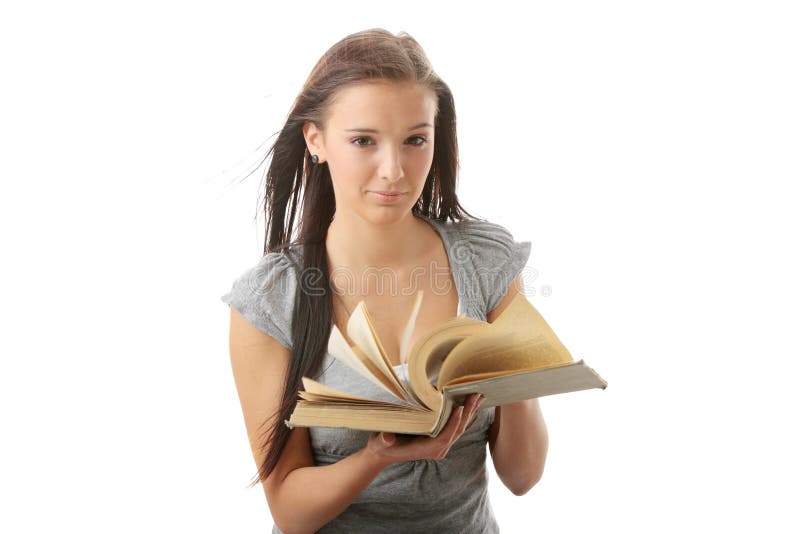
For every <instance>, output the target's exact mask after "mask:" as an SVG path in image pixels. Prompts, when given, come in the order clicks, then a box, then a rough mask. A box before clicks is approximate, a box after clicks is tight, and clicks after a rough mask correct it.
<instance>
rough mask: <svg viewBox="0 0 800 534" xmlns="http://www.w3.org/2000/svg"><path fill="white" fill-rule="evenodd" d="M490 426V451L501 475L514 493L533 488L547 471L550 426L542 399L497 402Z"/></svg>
mask: <svg viewBox="0 0 800 534" xmlns="http://www.w3.org/2000/svg"><path fill="white" fill-rule="evenodd" d="M495 409H496V412H495V419H494V422H493V423H492V426H491V428H490V429H489V452H490V453H491V455H492V463H493V464H494V469H495V471H496V472H497V476H498V477H499V478H500V480H502V481H503V484H505V485H506V487H507V488H508V489H510V490H511V492H512V493H513V494H514V495H517V496H522V495H525V494H526V493H527V492H528V490H530V489H531V488H532V487H533V486H534V485H536V483H537V482H539V479H541V478H542V473H543V472H544V464H545V459H546V458H547V446H548V437H547V426H546V425H545V422H544V417H543V416H542V411H541V410H540V409H539V399H528V400H524V401H521V402H513V403H509V404H503V405H500V406H497V407H496V408H495Z"/></svg>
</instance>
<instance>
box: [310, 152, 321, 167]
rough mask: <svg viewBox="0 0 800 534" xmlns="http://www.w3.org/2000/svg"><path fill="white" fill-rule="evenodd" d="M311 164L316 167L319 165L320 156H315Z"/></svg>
mask: <svg viewBox="0 0 800 534" xmlns="http://www.w3.org/2000/svg"><path fill="white" fill-rule="evenodd" d="M311 163H313V164H314V165H316V164H317V163H319V156H317V155H316V154H314V155H313V156H311Z"/></svg>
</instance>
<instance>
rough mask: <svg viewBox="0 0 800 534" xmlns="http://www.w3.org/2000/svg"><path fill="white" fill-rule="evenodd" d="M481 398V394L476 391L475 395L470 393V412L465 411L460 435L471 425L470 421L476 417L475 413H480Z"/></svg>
mask: <svg viewBox="0 0 800 534" xmlns="http://www.w3.org/2000/svg"><path fill="white" fill-rule="evenodd" d="M480 400H481V396H480V394H478V393H475V394H473V395H470V398H469V403H468V404H469V407H468V409H469V412H465V416H464V417H462V418H461V426H460V428H459V432H458V435H459V436H460V435H461V434H463V433H464V432H465V431H466V430H467V427H469V425H470V423H471V422H472V421H473V419H474V418H475V414H476V413H478V409H479V408H480Z"/></svg>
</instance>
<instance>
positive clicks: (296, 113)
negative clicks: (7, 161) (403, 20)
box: [254, 29, 472, 484]
mask: <svg viewBox="0 0 800 534" xmlns="http://www.w3.org/2000/svg"><path fill="white" fill-rule="evenodd" d="M422 123H425V125H422ZM353 128H368V129H373V130H376V131H374V132H346V131H344V130H348V129H353ZM422 138H424V139H425V142H423V141H422ZM309 149H310V150H309ZM270 154H272V161H271V162H270V164H269V167H268V169H267V176H266V198H265V203H264V212H265V214H266V236H265V243H264V253H265V254H267V253H269V252H280V251H282V250H284V249H287V248H289V247H291V246H293V245H302V246H301V247H298V249H297V251H299V253H298V254H297V255H295V250H291V251H289V253H288V254H287V256H288V257H289V259H290V260H292V261H293V262H294V263H295V268H296V272H297V277H298V284H297V292H296V295H295V302H294V309H293V311H292V358H291V360H290V362H291V363H290V367H289V369H288V370H287V374H286V382H285V384H284V391H283V397H282V401H281V406H280V408H279V409H278V413H276V414H272V417H271V418H268V419H267V420H266V421H265V425H266V429H265V434H264V446H265V447H264V451H265V453H266V454H265V458H264V460H263V462H262V463H261V465H260V466H259V479H260V480H262V481H263V480H266V477H267V476H268V475H269V473H270V472H271V471H272V469H273V468H274V467H275V464H276V463H277V461H278V458H279V457H280V455H281V453H282V452H283V449H284V447H285V446H286V443H287V441H288V438H289V434H290V432H291V431H290V430H289V429H288V428H287V427H286V426H285V425H284V424H283V421H285V420H288V419H289V416H290V414H291V412H292V410H293V409H294V406H295V404H296V401H297V392H298V391H299V389H300V387H301V386H302V377H303V376H309V377H312V378H314V377H316V376H317V374H318V373H319V371H320V367H321V364H322V361H323V358H324V356H325V353H326V352H327V346H328V338H329V336H330V332H331V325H332V316H333V311H332V310H333V307H332V302H331V295H332V290H331V286H330V275H329V271H328V259H327V252H326V249H325V237H326V234H327V231H328V227H329V226H330V223H331V221H332V220H333V215H334V212H335V211H336V210H337V209H342V210H343V211H344V210H348V211H355V212H357V213H359V214H360V215H362V217H364V218H365V219H370V220H373V221H375V222H386V221H389V220H390V219H392V218H395V219H396V218H400V217H402V216H403V215H404V212H407V211H408V210H409V209H410V210H411V211H412V212H413V213H415V214H418V215H423V216H425V217H429V218H432V219H438V220H445V219H450V220H453V221H457V220H461V219H463V218H465V217H472V216H471V215H470V214H469V213H467V212H466V210H464V209H463V208H462V207H461V205H460V204H459V202H458V198H457V196H456V178H457V172H458V144H457V141H456V114H455V108H454V105H453V95H452V93H451V92H450V89H449V88H448V86H447V84H445V83H444V81H442V80H441V79H440V78H439V76H438V75H437V74H436V73H435V72H434V71H433V68H432V67H431V65H430V63H429V62H428V59H427V57H426V56H425V52H424V51H423V50H422V48H421V47H420V46H419V44H418V43H417V42H416V41H415V40H414V39H413V38H412V37H411V36H410V35H408V34H407V33H405V32H401V33H399V34H398V35H393V34H391V33H390V32H388V31H386V30H382V29H371V30H366V31H363V32H358V33H355V34H352V35H349V36H347V37H345V38H344V39H342V40H341V41H339V42H338V43H336V44H335V45H333V46H332V47H331V48H330V49H329V50H328V51H327V52H325V54H324V55H323V56H322V58H321V59H320V60H319V61H318V62H317V64H316V65H315V66H314V68H313V70H312V72H311V74H310V75H309V77H308V79H307V80H306V82H305V84H304V85H303V88H302V90H301V91H300V94H299V95H298V96H297V98H296V99H295V102H294V104H293V106H292V109H291V110H290V112H289V116H288V118H287V120H286V124H285V125H284V126H283V128H282V129H281V131H280V132H279V134H278V138H277V140H276V141H275V143H274V144H273V145H272V147H271V148H270V150H269V152H268V153H267V158H269V156H270ZM312 154H313V155H317V156H319V158H320V162H319V163H317V164H316V165H314V164H312V163H311V155H312ZM375 190H379V191H387V190H400V191H405V192H407V194H406V196H405V197H404V198H402V199H400V200H399V201H397V202H396V203H395V204H394V205H391V206H389V205H387V204H385V203H384V204H381V203H380V201H379V200H378V199H376V198H374V197H373V196H372V195H370V194H369V192H370V191H375ZM384 202H385V201H384ZM298 206H302V212H301V216H300V220H299V224H298V225H297V226H298V228H297V229H295V218H296V213H297V208H298ZM295 235H296V237H295ZM293 238H294V239H293ZM265 298H269V296H268V295H267V296H265ZM269 421H271V423H270V422H269ZM254 484H255V482H254Z"/></svg>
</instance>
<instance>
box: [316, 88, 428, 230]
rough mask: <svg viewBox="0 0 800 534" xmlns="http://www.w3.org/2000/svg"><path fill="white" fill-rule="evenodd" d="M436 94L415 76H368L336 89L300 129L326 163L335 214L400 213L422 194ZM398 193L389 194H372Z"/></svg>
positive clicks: (379, 218) (390, 216) (376, 216)
mask: <svg viewBox="0 0 800 534" xmlns="http://www.w3.org/2000/svg"><path fill="white" fill-rule="evenodd" d="M437 104H438V98H437V96H436V93H435V92H434V91H433V90H432V89H431V88H429V87H427V86H425V85H423V84H420V83H418V82H416V81H413V80H412V81H384V80H380V81H369V82H360V83H352V84H349V85H347V86H345V87H343V88H341V89H339V90H338V91H337V92H336V94H335V95H334V98H333V100H332V101H331V102H330V103H329V104H328V106H327V107H326V112H325V113H324V119H323V121H324V122H323V124H321V125H317V124H315V123H313V122H307V123H306V124H305V127H304V129H303V133H304V137H305V140H306V145H307V147H308V150H309V152H310V153H311V154H316V155H317V156H318V157H319V163H320V164H323V163H324V164H326V165H327V170H328V172H329V174H330V179H331V183H332V186H333V191H334V196H335V198H336V210H337V211H338V212H340V213H341V212H350V211H352V212H355V213H357V214H358V215H359V216H360V217H361V218H362V219H365V220H371V221H373V222H376V223H380V222H392V221H393V220H396V219H398V218H399V217H402V216H403V215H405V214H408V213H409V212H410V211H411V209H412V207H413V206H414V205H415V204H416V203H417V200H418V199H419V198H420V197H421V196H422V192H423V188H424V186H425V184H426V182H427V181H428V176H429V174H430V169H431V164H432V162H433V154H434V150H435V145H434V143H435V123H436V115H437V111H438V110H437V107H438V106H437ZM386 191H392V192H398V193H400V194H401V196H399V197H398V198H396V199H392V200H388V199H385V198H382V197H380V196H379V195H378V194H377V193H379V192H386Z"/></svg>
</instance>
